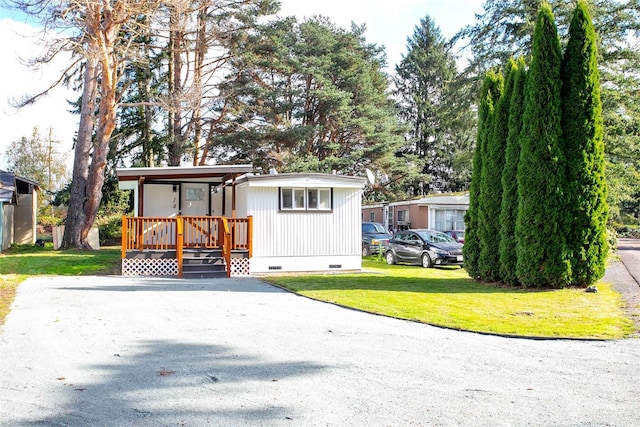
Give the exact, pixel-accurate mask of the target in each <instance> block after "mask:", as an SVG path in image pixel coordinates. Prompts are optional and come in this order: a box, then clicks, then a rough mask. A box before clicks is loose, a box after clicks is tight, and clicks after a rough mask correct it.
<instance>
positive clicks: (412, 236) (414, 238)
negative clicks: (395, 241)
mask: <svg viewBox="0 0 640 427" xmlns="http://www.w3.org/2000/svg"><path fill="white" fill-rule="evenodd" d="M407 241H408V242H418V241H420V238H419V237H418V236H417V235H416V234H414V233H411V234H409V235H408V236H407Z"/></svg>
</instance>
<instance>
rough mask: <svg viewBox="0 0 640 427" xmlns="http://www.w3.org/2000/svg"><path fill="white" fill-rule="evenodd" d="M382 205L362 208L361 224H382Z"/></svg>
mask: <svg viewBox="0 0 640 427" xmlns="http://www.w3.org/2000/svg"><path fill="white" fill-rule="evenodd" d="M384 211H385V209H384V205H371V206H363V207H362V222H379V223H380V224H384Z"/></svg>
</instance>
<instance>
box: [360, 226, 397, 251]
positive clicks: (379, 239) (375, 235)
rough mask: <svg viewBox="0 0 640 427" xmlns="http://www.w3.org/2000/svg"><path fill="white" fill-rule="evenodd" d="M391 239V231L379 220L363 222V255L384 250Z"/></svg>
mask: <svg viewBox="0 0 640 427" xmlns="http://www.w3.org/2000/svg"><path fill="white" fill-rule="evenodd" d="M389 239H391V233H389V232H388V231H387V229H386V228H384V225H382V224H380V223H379V222H363V223H362V256H368V255H371V254H377V253H379V252H383V253H384V250H385V248H386V247H387V243H389Z"/></svg>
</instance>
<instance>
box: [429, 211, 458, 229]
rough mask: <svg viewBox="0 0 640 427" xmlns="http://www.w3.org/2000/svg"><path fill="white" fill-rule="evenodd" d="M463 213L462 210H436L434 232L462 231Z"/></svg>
mask: <svg viewBox="0 0 640 427" xmlns="http://www.w3.org/2000/svg"><path fill="white" fill-rule="evenodd" d="M464 213H465V211H464V210H462V209H437V210H436V230H438V231H447V230H464Z"/></svg>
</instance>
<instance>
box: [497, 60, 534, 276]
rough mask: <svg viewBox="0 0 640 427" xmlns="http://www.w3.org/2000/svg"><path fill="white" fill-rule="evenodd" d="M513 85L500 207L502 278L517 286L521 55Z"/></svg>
mask: <svg viewBox="0 0 640 427" xmlns="http://www.w3.org/2000/svg"><path fill="white" fill-rule="evenodd" d="M512 74H513V88H512V90H511V92H512V93H511V102H510V103H509V132H508V135H507V149H506V153H505V160H504V169H503V170H502V205H501V209H500V247H499V251H500V277H501V279H502V281H504V282H505V283H507V284H509V285H517V284H518V283H519V282H518V276H517V275H516V264H517V260H518V257H517V255H516V218H517V216H518V180H517V174H518V161H519V160H520V133H521V132H522V115H523V112H524V111H523V110H524V87H525V83H526V75H527V72H526V64H525V61H524V58H522V57H520V59H518V62H517V63H516V64H515V65H514V68H513V71H512Z"/></svg>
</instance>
